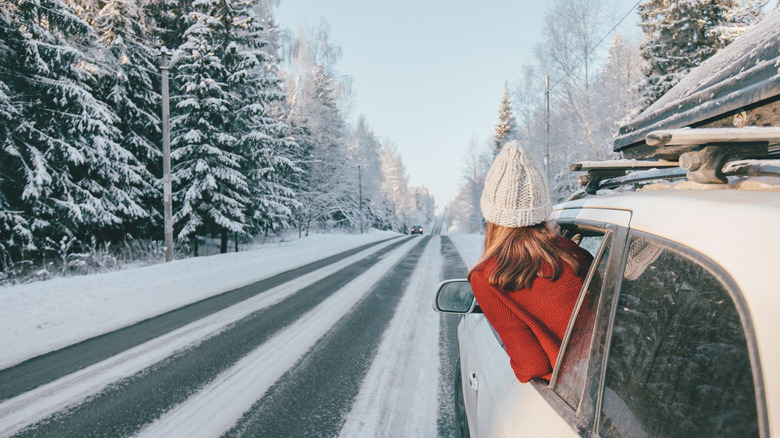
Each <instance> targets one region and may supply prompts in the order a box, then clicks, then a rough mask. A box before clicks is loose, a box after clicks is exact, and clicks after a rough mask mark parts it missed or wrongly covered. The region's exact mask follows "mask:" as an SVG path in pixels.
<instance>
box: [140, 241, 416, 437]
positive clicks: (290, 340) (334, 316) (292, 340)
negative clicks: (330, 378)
mask: <svg viewBox="0 0 780 438" xmlns="http://www.w3.org/2000/svg"><path fill="white" fill-rule="evenodd" d="M416 244H417V240H416V239H409V240H408V241H407V242H406V243H404V244H403V245H401V246H400V247H399V248H396V249H394V250H393V251H391V252H390V253H388V254H387V255H385V256H384V257H383V258H382V259H381V261H379V262H378V263H377V264H376V265H374V266H372V267H371V268H370V269H368V270H367V271H365V272H364V273H363V274H361V275H360V276H359V277H357V278H355V279H354V280H352V281H351V282H349V283H348V284H346V285H345V286H344V287H343V288H341V289H339V291H338V292H336V293H334V294H333V295H332V296H330V297H329V298H327V299H325V300H324V301H323V302H322V303H320V304H319V305H317V307H315V308H313V309H312V310H310V311H309V312H307V313H306V314H304V315H302V316H301V317H300V318H299V319H298V321H296V322H294V323H292V324H290V325H289V326H287V327H286V328H285V329H283V330H282V331H280V332H279V333H277V334H276V335H274V336H273V337H272V338H271V339H269V340H268V341H267V342H265V343H264V344H262V345H261V346H260V347H258V348H257V349H255V350H254V351H252V352H251V353H250V354H249V355H247V356H246V357H244V358H243V359H241V360H240V361H238V362H237V363H236V364H234V365H233V366H232V367H230V368H229V369H227V370H225V371H224V372H222V373H221V374H220V375H219V376H217V378H216V379H214V380H213V381H212V382H211V383H209V384H208V385H206V386H205V387H204V388H202V389H201V390H200V391H199V392H198V393H197V394H195V395H193V396H192V397H190V398H189V399H188V400H187V401H185V402H184V403H182V404H180V405H178V406H176V407H175V408H173V409H172V410H170V411H169V412H167V413H165V414H164V415H163V416H162V417H161V418H160V419H159V420H158V421H156V422H154V423H152V424H150V425H148V426H146V427H145V428H144V429H142V430H141V431H140V432H139V433H138V434H137V435H136V437H139V436H140V437H144V436H149V437H160V436H187V437H191V438H195V437H213V436H219V435H220V434H222V433H223V432H224V431H226V430H228V429H229V428H230V427H231V426H232V425H233V424H234V423H235V421H237V420H238V419H239V418H240V417H241V416H242V415H243V414H244V412H245V411H246V410H248V409H249V408H251V407H252V405H253V404H254V403H255V402H256V401H257V400H258V398H259V397H261V396H262V395H263V394H265V393H266V391H267V390H268V389H269V388H270V387H271V385H273V384H274V383H275V382H276V381H277V380H278V379H279V378H280V377H281V376H282V375H283V374H284V373H285V372H286V371H287V370H288V369H290V368H291V367H292V366H293V365H295V363H296V362H297V361H298V360H299V359H300V358H301V357H302V356H303V355H304V354H305V353H306V352H307V351H308V350H309V349H311V348H312V347H313V346H314V344H315V343H316V342H317V340H319V339H320V338H321V337H322V336H323V335H324V334H325V333H326V332H327V331H328V330H330V329H331V327H332V326H333V325H335V324H336V323H337V322H338V321H339V320H340V319H341V318H342V317H343V316H344V315H345V314H347V313H349V311H350V309H352V307H353V306H355V304H357V302H358V301H359V300H360V299H361V298H362V297H363V296H364V295H365V294H366V293H367V292H368V291H370V290H371V288H372V287H373V285H374V284H376V283H377V282H378V281H379V280H380V279H381V278H382V277H383V276H384V275H385V274H386V273H387V271H389V270H390V269H391V268H392V267H393V266H394V265H395V264H396V263H398V262H399V261H400V260H401V259H402V258H403V257H404V256H405V255H406V254H407V253H408V252H409V251H411V250H412V249H413V248H414V246H415V245H416Z"/></svg>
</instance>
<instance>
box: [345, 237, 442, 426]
mask: <svg viewBox="0 0 780 438" xmlns="http://www.w3.org/2000/svg"><path fill="white" fill-rule="evenodd" d="M441 263H442V259H441V239H439V238H434V239H433V240H431V242H429V244H428V246H427V248H426V249H425V252H424V253H423V254H422V257H420V262H419V264H418V265H417V267H416V268H415V270H414V273H413V274H412V277H411V279H410V281H409V285H408V287H407V289H406V291H404V296H403V298H402V299H401V302H400V303H399V305H398V308H397V309H396V312H395V316H393V319H392V320H391V321H390V325H389V327H388V329H387V330H386V331H385V334H384V336H383V339H382V343H381V344H380V346H379V350H378V351H377V354H376V356H375V358H374V360H373V362H372V364H371V368H370V369H369V371H368V374H367V375H366V378H365V380H364V381H363V384H362V386H361V389H360V393H359V394H358V396H357V400H356V401H355V404H354V405H353V406H352V409H351V411H350V413H349V415H348V416H347V420H346V423H345V424H344V426H343V427H342V429H341V433H340V436H342V437H356V436H365V437H395V436H409V437H417V436H419V437H427V436H436V434H437V418H438V415H437V413H438V400H437V388H438V382H439V377H438V373H439V345H438V343H439V319H440V318H439V314H438V313H436V312H434V311H433V308H432V303H433V295H434V293H435V291H436V287H437V286H438V284H439V271H440V270H441Z"/></svg>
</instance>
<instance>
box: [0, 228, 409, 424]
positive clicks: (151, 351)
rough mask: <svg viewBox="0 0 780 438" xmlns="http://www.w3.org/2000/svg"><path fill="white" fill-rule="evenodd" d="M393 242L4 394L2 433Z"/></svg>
mask: <svg viewBox="0 0 780 438" xmlns="http://www.w3.org/2000/svg"><path fill="white" fill-rule="evenodd" d="M393 242H394V241H389V242H383V243H380V244H378V245H375V246H372V247H370V248H368V249H366V250H363V251H361V252H359V253H357V254H355V255H352V256H350V257H347V258H344V259H342V260H340V261H338V262H336V263H333V264H330V265H328V266H326V267H323V268H321V269H318V270H316V271H313V272H310V273H308V274H305V275H302V276H299V277H297V278H295V279H293V280H291V281H288V282H285V283H284V284H281V285H279V286H277V287H274V288H271V289H268V290H267V291H265V292H263V293H262V294H259V295H256V296H254V297H251V298H248V299H247V300H244V301H242V302H241V303H240V304H239V305H234V306H230V307H228V308H225V309H223V310H221V311H218V312H216V313H213V314H211V315H208V316H206V317H204V318H201V319H199V320H197V321H193V322H192V323H189V324H187V325H185V326H183V327H180V328H178V329H176V330H174V331H172V332H169V333H166V334H164V335H162V336H160V337H158V338H155V339H152V340H150V341H147V342H144V343H143V344H141V345H138V346H136V347H133V348H131V349H129V350H126V351H123V352H121V353H119V354H117V355H115V356H112V357H110V358H108V359H106V360H103V361H101V362H98V363H96V364H93V365H91V366H88V367H87V368H83V369H81V370H79V371H76V372H74V373H72V374H69V375H67V376H64V377H62V378H60V379H57V380H55V381H53V382H50V383H47V384H45V385H42V386H39V387H37V388H35V389H32V390H30V391H28V392H25V393H24V394H21V395H19V396H16V397H14V398H11V399H8V400H4V401H3V402H1V403H0V437H4V436H11V435H13V434H14V433H16V432H17V431H18V430H20V429H21V428H23V427H25V426H27V425H29V424H32V423H35V422H37V421H41V420H42V419H44V418H46V417H49V416H50V415H52V414H54V413H56V412H57V411H61V410H64V409H67V408H69V407H71V406H75V405H77V404H79V403H81V402H82V401H84V400H85V399H87V398H88V397H90V396H92V395H94V394H97V393H98V392H100V391H101V390H102V389H103V388H105V387H106V386H108V385H110V384H111V383H113V382H116V381H119V380H121V379H123V378H126V377H129V376H131V375H133V374H135V373H139V372H141V371H142V370H144V369H145V368H147V367H149V366H150V365H152V364H154V363H157V362H160V361H162V360H163V359H165V358H166V357H169V356H172V355H174V354H176V352H178V351H181V350H185V349H189V348H193V347H194V346H195V345H197V344H199V343H200V342H203V341H205V340H206V339H208V338H210V337H212V336H215V335H217V334H219V333H220V332H221V331H222V330H223V329H224V328H226V327H227V326H229V325H230V324H233V323H235V322H236V321H238V320H240V319H242V318H244V317H246V316H248V315H250V314H252V313H254V312H256V311H258V310H260V309H263V308H266V307H269V306H272V305H274V304H276V303H278V302H280V301H282V300H283V299H285V298H287V297H289V296H290V295H293V294H294V293H296V292H298V291H300V290H301V289H304V288H305V287H307V286H309V285H311V284H313V283H315V282H317V281H321V280H322V279H324V278H326V277H328V276H329V275H332V274H334V273H336V272H338V271H339V270H341V269H343V268H345V267H346V266H348V265H350V264H352V263H355V262H357V261H359V260H361V259H363V258H365V257H366V256H367V255H368V254H371V253H374V252H376V251H378V250H380V249H381V248H384V247H387V246H389V245H392V244H393Z"/></svg>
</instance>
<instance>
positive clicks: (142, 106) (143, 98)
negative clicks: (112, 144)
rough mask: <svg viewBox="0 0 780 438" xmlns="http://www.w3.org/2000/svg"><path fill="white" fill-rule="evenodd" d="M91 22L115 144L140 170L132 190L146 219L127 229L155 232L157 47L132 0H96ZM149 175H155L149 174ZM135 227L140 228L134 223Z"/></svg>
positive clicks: (158, 194)
mask: <svg viewBox="0 0 780 438" xmlns="http://www.w3.org/2000/svg"><path fill="white" fill-rule="evenodd" d="M101 3H102V7H101V8H100V10H99V11H97V13H96V14H95V18H94V21H95V27H96V29H97V33H98V44H99V46H100V49H101V56H100V62H101V64H102V65H103V66H104V68H105V69H106V70H107V72H106V74H104V75H103V77H102V79H101V83H100V87H99V92H100V95H101V99H102V100H103V101H105V102H107V103H108V104H109V105H111V107H112V108H113V110H114V112H115V113H116V115H117V117H118V122H117V127H118V128H119V129H120V131H121V140H120V144H121V146H122V147H123V148H124V149H126V150H127V151H128V152H130V153H131V154H133V156H135V157H136V159H137V168H136V169H135V171H136V172H137V173H138V174H139V175H141V176H142V181H143V182H142V185H141V187H139V192H138V193H137V194H136V196H137V198H138V202H139V204H141V205H142V206H143V208H144V209H145V210H146V211H147V212H149V213H150V216H151V220H144V221H142V222H140V223H136V224H132V225H133V226H131V224H126V225H125V230H127V231H129V232H132V233H133V234H138V233H140V234H141V235H144V236H150V235H151V236H152V237H157V238H159V236H160V234H161V230H162V205H163V201H162V183H161V181H160V177H159V176H161V174H162V152H161V138H162V131H161V122H160V112H161V109H160V94H159V93H158V92H157V90H159V89H160V80H159V75H158V74H157V73H158V71H159V64H158V54H159V51H158V50H157V49H156V48H155V47H154V45H153V43H152V41H151V38H152V35H151V29H150V27H149V23H148V21H147V19H146V16H145V14H144V11H143V10H142V9H141V7H140V6H139V5H138V3H137V2H135V1H129V0H111V1H106V2H101ZM154 175H159V176H157V177H155V176H154ZM139 228H140V229H139Z"/></svg>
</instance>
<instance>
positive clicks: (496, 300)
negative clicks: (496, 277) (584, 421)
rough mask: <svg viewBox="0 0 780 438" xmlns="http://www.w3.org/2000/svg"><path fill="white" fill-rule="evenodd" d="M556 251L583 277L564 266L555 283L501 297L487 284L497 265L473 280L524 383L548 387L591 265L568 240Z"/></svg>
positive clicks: (491, 263)
mask: <svg viewBox="0 0 780 438" xmlns="http://www.w3.org/2000/svg"><path fill="white" fill-rule="evenodd" d="M558 245H559V246H560V247H562V248H563V249H565V250H566V251H568V252H569V253H571V254H573V255H574V256H575V257H576V258H577V259H578V260H579V262H580V270H579V271H580V272H579V275H578V273H575V272H573V271H572V269H571V268H570V267H569V265H567V264H566V263H564V262H561V266H562V267H563V273H562V274H561V276H560V277H558V279H557V280H556V281H550V279H547V278H542V277H536V279H534V282H533V285H532V286H531V288H530V289H522V290H517V291H512V292H502V291H499V290H497V289H496V288H495V287H493V286H491V285H490V284H489V283H488V278H489V277H490V273H491V272H492V270H493V269H495V265H496V260H495V258H492V259H488V260H486V261H485V262H483V263H482V264H481V265H480V266H478V267H477V268H476V269H475V270H474V272H473V273H472V274H471V277H470V280H469V281H470V283H471V288H472V290H473V291H474V296H475V297H476V299H477V303H478V304H479V307H480V308H482V311H483V312H484V313H485V316H486V317H487V319H488V321H489V322H490V325H492V326H493V328H494V329H495V330H496V332H498V335H499V336H500V337H501V341H503V343H504V348H505V349H506V352H507V354H508V355H509V362H510V364H511V365H512V369H513V370H514V372H515V375H516V376H517V379H518V380H520V381H521V382H523V383H525V382H527V381H529V380H531V379H532V378H534V377H541V378H543V379H546V380H548V381H549V380H550V378H551V377H552V371H553V367H554V366H555V361H556V360H557V359H558V351H559V350H560V348H561V341H562V340H563V336H564V334H565V332H566V327H567V326H568V325H569V319H570V318H571V314H572V312H573V311H574V306H575V304H576V302H577V297H578V296H579V293H580V289H582V282H583V277H584V276H585V274H586V273H587V272H588V267H589V266H590V263H591V262H592V260H593V257H592V256H591V255H590V254H589V253H588V252H587V251H585V250H584V249H582V248H580V247H579V246H577V245H576V244H575V243H574V242H572V241H571V240H569V239H567V238H565V237H561V238H559V240H558ZM547 269H550V268H549V267H548V268H547Z"/></svg>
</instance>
